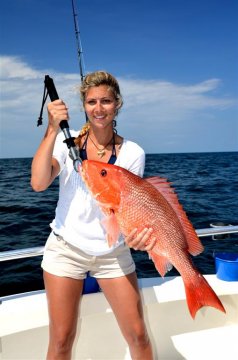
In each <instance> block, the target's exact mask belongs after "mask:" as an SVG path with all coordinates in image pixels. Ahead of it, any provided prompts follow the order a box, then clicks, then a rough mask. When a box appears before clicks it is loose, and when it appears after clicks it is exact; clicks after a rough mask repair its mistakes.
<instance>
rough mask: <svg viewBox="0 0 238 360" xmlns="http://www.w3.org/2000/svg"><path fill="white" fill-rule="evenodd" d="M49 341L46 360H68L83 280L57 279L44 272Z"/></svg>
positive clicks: (75, 327) (74, 332)
mask: <svg viewBox="0 0 238 360" xmlns="http://www.w3.org/2000/svg"><path fill="white" fill-rule="evenodd" d="M44 282H45V289H46V294H47V300H48V311H49V320H50V324H49V329H50V339H49V347H48V353H47V359H48V360H55V359H57V360H69V359H70V358H71V352H72V346H73V342H74V338H75V335H76V329H77V319H78V308H79V301H80V297H81V294H82V288H83V280H76V279H71V278H67V277H59V276H55V275H52V274H49V273H47V272H46V271H44Z"/></svg>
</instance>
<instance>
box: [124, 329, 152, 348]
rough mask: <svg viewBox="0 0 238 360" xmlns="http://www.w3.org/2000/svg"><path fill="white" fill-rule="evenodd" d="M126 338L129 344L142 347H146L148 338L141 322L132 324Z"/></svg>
mask: <svg viewBox="0 0 238 360" xmlns="http://www.w3.org/2000/svg"><path fill="white" fill-rule="evenodd" d="M128 330H129V329H128ZM126 340H127V342H128V344H129V345H133V346H136V347H142V348H143V347H146V346H147V345H148V343H149V342H150V340H149V336H148V333H147V330H146V327H145V325H144V324H143V323H142V324H139V325H137V326H133V328H132V329H130V330H129V331H128V332H127V334H126Z"/></svg>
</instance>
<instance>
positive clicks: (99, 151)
mask: <svg viewBox="0 0 238 360" xmlns="http://www.w3.org/2000/svg"><path fill="white" fill-rule="evenodd" d="M97 154H98V156H99V157H100V158H102V157H103V156H104V155H105V150H104V149H102V150H98V152H97Z"/></svg>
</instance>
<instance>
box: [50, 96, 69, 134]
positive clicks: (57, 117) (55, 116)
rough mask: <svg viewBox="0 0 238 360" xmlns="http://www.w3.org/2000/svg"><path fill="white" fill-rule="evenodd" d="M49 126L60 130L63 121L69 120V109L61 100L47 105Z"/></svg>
mask: <svg viewBox="0 0 238 360" xmlns="http://www.w3.org/2000/svg"><path fill="white" fill-rule="evenodd" d="M47 110H48V120H49V126H50V127H51V128H53V129H54V130H58V128H59V124H60V122H61V120H69V113H68V107H67V106H66V105H65V103H64V101H63V100H61V99H58V100H55V101H52V102H51V103H49V104H48V105H47Z"/></svg>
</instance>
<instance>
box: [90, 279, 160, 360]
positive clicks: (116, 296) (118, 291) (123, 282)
mask: <svg viewBox="0 0 238 360" xmlns="http://www.w3.org/2000/svg"><path fill="white" fill-rule="evenodd" d="M97 280H98V283H99V286H100V287H101V289H102V290H103V292H104V294H105V296H106V298H107V300H108V301H109V303H110V305H111V307H112V310H113V312H114V314H115V316H116V318H117V321H118V324H119V326H120V329H121V331H122V334H123V335H124V337H125V339H126V341H127V343H128V345H129V348H130V354H131V357H132V359H134V360H135V359H136V360H139V359H140V360H152V359H153V353H152V347H151V343H150V340H149V337H148V334H147V331H146V327H145V323H144V319H143V310H142V304H141V298H140V293H139V289H138V284H137V277H136V274H135V273H132V274H129V275H127V276H122V277H119V278H114V279H99V278H98V279H97Z"/></svg>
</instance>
